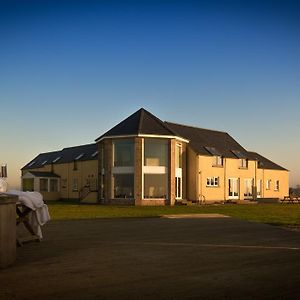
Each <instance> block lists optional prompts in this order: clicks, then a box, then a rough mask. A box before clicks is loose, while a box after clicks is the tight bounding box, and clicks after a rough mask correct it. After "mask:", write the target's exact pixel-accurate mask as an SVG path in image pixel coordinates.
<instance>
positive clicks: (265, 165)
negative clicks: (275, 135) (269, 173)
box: [248, 151, 287, 171]
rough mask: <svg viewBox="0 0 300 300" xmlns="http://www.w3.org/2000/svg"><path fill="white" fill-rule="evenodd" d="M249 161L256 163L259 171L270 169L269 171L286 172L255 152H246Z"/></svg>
mask: <svg viewBox="0 0 300 300" xmlns="http://www.w3.org/2000/svg"><path fill="white" fill-rule="evenodd" d="M248 153H249V155H250V158H251V159H254V160H257V161H258V168H259V169H270V170H283V171H287V169H285V168H283V167H281V166H279V165H277V164H276V163H274V162H273V161H271V160H269V159H267V158H266V157H264V156H262V155H260V154H258V153H256V152H251V151H249V152H248Z"/></svg>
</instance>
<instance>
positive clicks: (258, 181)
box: [257, 179, 262, 198]
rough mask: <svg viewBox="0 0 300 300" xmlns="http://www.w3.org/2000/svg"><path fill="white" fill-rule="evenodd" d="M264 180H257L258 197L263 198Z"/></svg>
mask: <svg viewBox="0 0 300 300" xmlns="http://www.w3.org/2000/svg"><path fill="white" fill-rule="evenodd" d="M261 188H262V180H261V179H259V180H257V198H261Z"/></svg>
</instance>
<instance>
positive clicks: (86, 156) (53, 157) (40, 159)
mask: <svg viewBox="0 0 300 300" xmlns="http://www.w3.org/2000/svg"><path fill="white" fill-rule="evenodd" d="M96 151H97V144H95V143H93V144H87V145H81V146H75V147H69V148H64V149H62V150H61V151H53V152H47V153H41V154H39V155H38V156H36V157H35V158H34V159H33V160H31V161H30V162H29V163H28V164H26V165H25V166H24V167H23V168H22V169H21V170H26V169H35V168H41V167H43V166H44V165H49V164H51V163H53V164H62V163H69V162H72V161H74V160H75V159H76V158H77V157H78V156H80V155H81V154H83V156H82V157H80V158H79V159H77V160H78V161H85V160H97V159H98V155H97V154H96V155H95V156H93V154H95V152H96ZM59 157H60V159H58V158H59ZM45 162H46V163H45ZM43 163H44V164H43Z"/></svg>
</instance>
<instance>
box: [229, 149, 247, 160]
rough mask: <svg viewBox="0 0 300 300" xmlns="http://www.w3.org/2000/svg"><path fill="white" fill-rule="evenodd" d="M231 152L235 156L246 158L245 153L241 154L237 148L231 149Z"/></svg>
mask: <svg viewBox="0 0 300 300" xmlns="http://www.w3.org/2000/svg"><path fill="white" fill-rule="evenodd" d="M231 152H232V153H233V154H234V155H235V156H236V157H237V158H246V156H245V154H243V153H242V152H241V151H239V150H231Z"/></svg>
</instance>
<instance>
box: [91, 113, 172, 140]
mask: <svg viewBox="0 0 300 300" xmlns="http://www.w3.org/2000/svg"><path fill="white" fill-rule="evenodd" d="M138 134H155V135H172V136H173V135H175V133H174V132H173V131H172V129H170V128H169V127H168V126H167V125H166V124H165V123H164V122H163V121H161V120H160V119H158V118H157V117H156V116H154V115H153V114H151V113H150V112H148V111H147V110H145V109H144V108H141V109H139V110H138V111H136V112H135V113H133V114H132V115H130V116H129V117H128V118H126V119H125V120H123V121H122V122H120V123H119V124H117V125H116V126H114V127H113V128H112V129H110V130H108V131H107V132H106V133H104V134H103V135H101V136H100V137H98V138H97V139H96V141H98V140H100V139H102V138H104V137H111V136H122V135H138Z"/></svg>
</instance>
